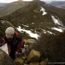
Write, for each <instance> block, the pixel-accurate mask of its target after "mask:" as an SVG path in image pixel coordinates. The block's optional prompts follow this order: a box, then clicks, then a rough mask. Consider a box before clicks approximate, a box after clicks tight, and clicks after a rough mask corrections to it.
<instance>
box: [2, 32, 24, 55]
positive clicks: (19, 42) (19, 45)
mask: <svg viewBox="0 0 65 65" xmlns="http://www.w3.org/2000/svg"><path fill="white" fill-rule="evenodd" d="M15 37H16V38H17V44H18V45H17V48H16V52H18V53H19V52H20V50H21V48H22V47H23V46H24V39H23V38H20V40H18V39H19V35H18V33H17V32H15ZM14 42H15V41H14ZM6 43H7V40H6V39H5V38H2V45H1V46H3V45H4V44H6ZM13 44H14V43H13ZM15 44H16V43H15ZM7 47H8V53H9V54H10V52H11V50H12V48H11V45H9V44H8V43H7Z"/></svg>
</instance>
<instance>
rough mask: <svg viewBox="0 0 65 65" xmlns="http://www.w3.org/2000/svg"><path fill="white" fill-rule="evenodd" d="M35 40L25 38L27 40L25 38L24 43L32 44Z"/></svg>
mask: <svg viewBox="0 0 65 65" xmlns="http://www.w3.org/2000/svg"><path fill="white" fill-rule="evenodd" d="M36 42H37V41H36V40H35V39H27V40H25V44H26V45H30V44H34V43H36Z"/></svg>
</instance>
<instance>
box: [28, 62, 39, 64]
mask: <svg viewBox="0 0 65 65" xmlns="http://www.w3.org/2000/svg"><path fill="white" fill-rule="evenodd" d="M29 65H39V62H32V63H30V64H29Z"/></svg>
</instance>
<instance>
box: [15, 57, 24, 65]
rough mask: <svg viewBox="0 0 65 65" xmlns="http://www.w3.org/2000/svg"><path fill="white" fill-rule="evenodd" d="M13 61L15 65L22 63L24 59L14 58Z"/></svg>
mask: <svg viewBox="0 0 65 65" xmlns="http://www.w3.org/2000/svg"><path fill="white" fill-rule="evenodd" d="M15 63H16V65H22V64H24V60H23V59H21V58H16V59H15Z"/></svg>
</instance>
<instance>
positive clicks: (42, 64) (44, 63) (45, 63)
mask: <svg viewBox="0 0 65 65" xmlns="http://www.w3.org/2000/svg"><path fill="white" fill-rule="evenodd" d="M47 63H48V58H47V59H45V60H43V61H42V62H41V63H40V65H47Z"/></svg>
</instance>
